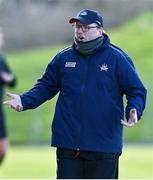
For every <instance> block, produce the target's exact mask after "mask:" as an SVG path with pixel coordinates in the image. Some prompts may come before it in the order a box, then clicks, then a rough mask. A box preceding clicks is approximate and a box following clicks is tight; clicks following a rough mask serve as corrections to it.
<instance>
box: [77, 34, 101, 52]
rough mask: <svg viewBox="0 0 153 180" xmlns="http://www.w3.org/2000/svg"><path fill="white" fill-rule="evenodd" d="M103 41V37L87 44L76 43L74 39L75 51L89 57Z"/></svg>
mask: <svg viewBox="0 0 153 180" xmlns="http://www.w3.org/2000/svg"><path fill="white" fill-rule="evenodd" d="M103 41H104V37H103V36H100V37H98V38H96V39H94V40H91V41H87V42H82V41H78V40H77V39H76V38H75V39H74V43H75V48H76V50H77V51H79V53H81V54H83V55H90V54H93V53H95V52H96V50H97V49H98V48H99V47H100V46H101V45H102V44H103Z"/></svg>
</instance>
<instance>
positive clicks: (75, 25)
mask: <svg viewBox="0 0 153 180" xmlns="http://www.w3.org/2000/svg"><path fill="white" fill-rule="evenodd" d="M72 26H73V27H74V29H80V28H81V29H82V31H83V32H88V31H89V30H90V29H92V28H98V26H89V25H82V24H73V25H72Z"/></svg>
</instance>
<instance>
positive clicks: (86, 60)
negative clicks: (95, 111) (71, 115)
mask: <svg viewBox="0 0 153 180" xmlns="http://www.w3.org/2000/svg"><path fill="white" fill-rule="evenodd" d="M84 61H85V72H84V76H83V80H82V86H81V98H80V129H79V131H78V143H77V144H78V147H77V152H78V153H79V151H80V148H79V147H80V146H79V144H80V141H81V131H82V125H81V123H82V122H81V119H82V113H81V111H82V105H83V96H84V95H85V87H86V80H87V76H88V69H89V56H87V57H86V59H85V60H84Z"/></svg>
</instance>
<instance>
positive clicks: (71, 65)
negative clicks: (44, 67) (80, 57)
mask: <svg viewBox="0 0 153 180" xmlns="http://www.w3.org/2000/svg"><path fill="white" fill-rule="evenodd" d="M65 67H76V62H66V63H65Z"/></svg>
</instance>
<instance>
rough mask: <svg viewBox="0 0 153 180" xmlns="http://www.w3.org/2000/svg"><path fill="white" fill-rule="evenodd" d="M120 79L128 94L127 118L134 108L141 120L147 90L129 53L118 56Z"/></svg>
mask: <svg viewBox="0 0 153 180" xmlns="http://www.w3.org/2000/svg"><path fill="white" fill-rule="evenodd" d="M117 66H118V80H119V85H120V89H121V91H122V93H123V94H125V95H126V99H127V106H126V119H127V120H128V119H129V112H130V110H131V109H132V108H135V109H136V110H137V114H138V120H140V118H141V116H142V114H143V110H144V108H145V104H146V95H147V90H146V89H145V87H144V85H143V83H142V81H141V80H140V78H139V76H138V74H137V72H136V70H135V68H134V65H133V63H132V61H131V59H130V58H129V57H128V56H127V55H121V54H120V56H119V57H118V65H117Z"/></svg>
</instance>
